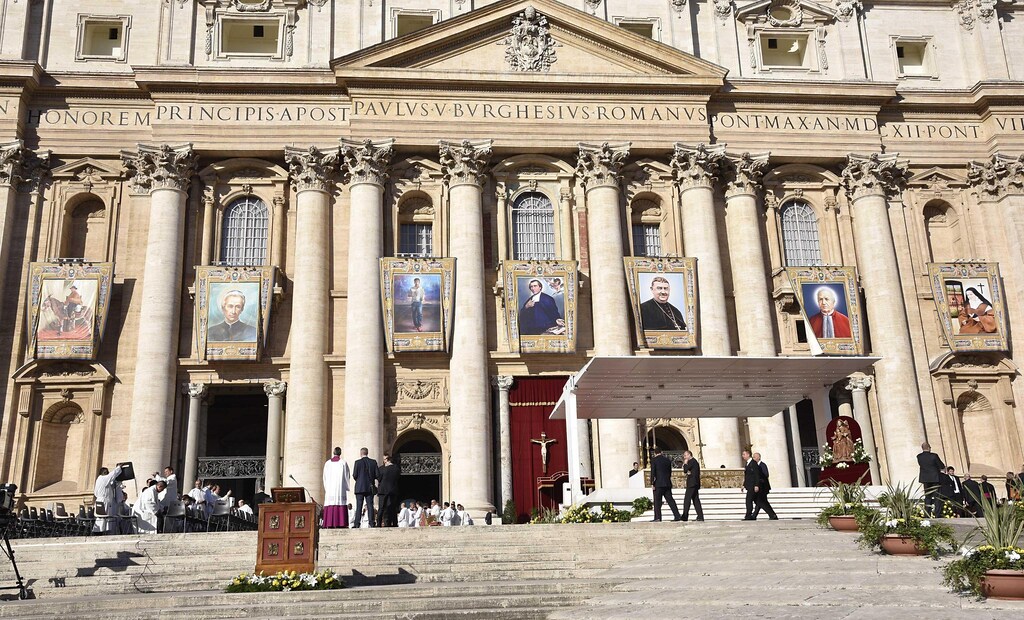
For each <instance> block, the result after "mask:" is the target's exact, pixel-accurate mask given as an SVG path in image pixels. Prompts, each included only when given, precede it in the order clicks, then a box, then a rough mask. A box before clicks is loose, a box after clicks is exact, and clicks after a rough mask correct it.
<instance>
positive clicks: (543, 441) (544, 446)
mask: <svg viewBox="0 0 1024 620" xmlns="http://www.w3.org/2000/svg"><path fill="white" fill-rule="evenodd" d="M557 441H558V440H557V439H550V438H549V437H548V435H547V433H545V432H544V431H541V432H540V439H531V440H530V443H535V444H537V445H539V446H540V464H541V467H542V469H543V472H544V475H545V476H546V475H548V444H553V443H555V442H557Z"/></svg>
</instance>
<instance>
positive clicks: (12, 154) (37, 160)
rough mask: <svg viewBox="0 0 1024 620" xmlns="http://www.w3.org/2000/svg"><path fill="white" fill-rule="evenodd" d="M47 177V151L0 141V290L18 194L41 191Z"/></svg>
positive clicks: (8, 254)
mask: <svg viewBox="0 0 1024 620" xmlns="http://www.w3.org/2000/svg"><path fill="white" fill-rule="evenodd" d="M49 177H50V151H40V152H38V153H36V152H33V151H31V150H29V149H26V148H25V147H24V145H23V144H22V141H21V140H15V141H13V142H8V143H7V144H0V265H4V266H5V268H3V269H0V290H4V288H3V286H4V281H5V279H6V275H7V269H6V265H7V261H8V259H9V258H10V255H11V244H12V240H11V230H12V228H13V226H14V220H15V211H16V209H17V203H18V193H19V191H20V192H29V193H35V194H38V193H40V192H41V191H42V189H43V188H44V187H45V185H46V183H47V181H48V180H49ZM30 234H34V233H30ZM3 318H6V317H3Z"/></svg>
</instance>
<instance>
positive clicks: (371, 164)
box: [341, 138, 395, 187]
mask: <svg viewBox="0 0 1024 620" xmlns="http://www.w3.org/2000/svg"><path fill="white" fill-rule="evenodd" d="M394 144H395V141H394V140H393V139H391V140H378V141H376V142H374V141H373V140H370V139H366V140H362V141H358V140H346V139H345V138H342V139H341V165H342V167H343V172H344V173H345V176H347V177H348V179H349V184H350V185H358V184H359V183H370V184H373V185H380V186H381V187H383V186H384V184H385V183H387V180H388V173H389V172H390V167H391V158H392V157H394V155H395V151H394V148H392V147H393V146H394Z"/></svg>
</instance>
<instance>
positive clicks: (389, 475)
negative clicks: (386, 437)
mask: <svg viewBox="0 0 1024 620" xmlns="http://www.w3.org/2000/svg"><path fill="white" fill-rule="evenodd" d="M398 473H399V472H398V465H395V464H394V463H392V462H391V455H390V454H388V453H387V452H385V453H384V467H381V468H380V471H378V472H377V479H378V480H380V488H379V489H378V490H377V497H378V498H379V499H378V500H377V501H378V506H377V508H378V510H377V527H397V526H398Z"/></svg>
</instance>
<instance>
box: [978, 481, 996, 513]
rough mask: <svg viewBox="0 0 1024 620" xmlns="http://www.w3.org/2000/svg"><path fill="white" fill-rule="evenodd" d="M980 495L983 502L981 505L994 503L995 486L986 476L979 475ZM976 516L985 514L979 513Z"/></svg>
mask: <svg viewBox="0 0 1024 620" xmlns="http://www.w3.org/2000/svg"><path fill="white" fill-rule="evenodd" d="M981 497H982V498H983V500H982V501H983V503H982V504H981V505H982V507H984V506H985V505H987V504H992V505H993V506H994V505H995V503H996V488H995V487H994V486H993V485H992V483H991V482H989V481H988V476H982V477H981ZM978 516H980V517H983V516H985V515H984V514H981V515H978Z"/></svg>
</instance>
